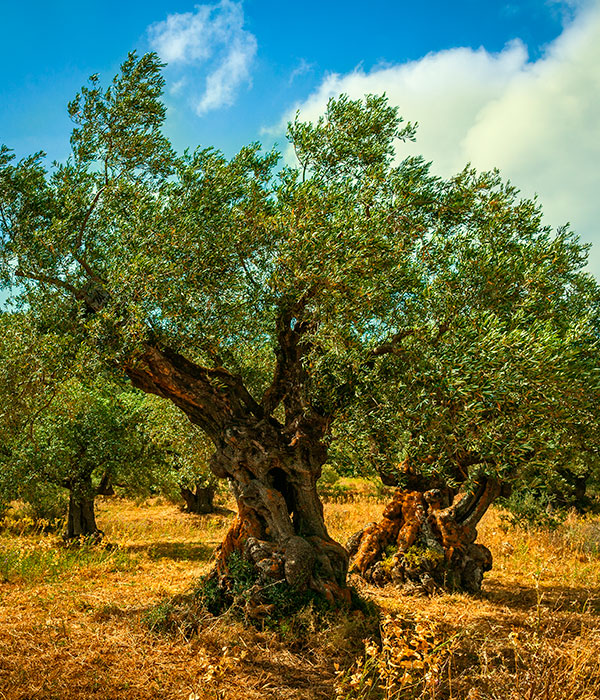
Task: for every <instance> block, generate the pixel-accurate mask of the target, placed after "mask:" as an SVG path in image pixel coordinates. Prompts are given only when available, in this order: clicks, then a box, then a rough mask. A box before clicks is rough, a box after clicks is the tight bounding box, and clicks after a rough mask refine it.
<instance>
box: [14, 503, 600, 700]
mask: <svg viewBox="0 0 600 700" xmlns="http://www.w3.org/2000/svg"><path fill="white" fill-rule="evenodd" d="M357 490H360V489H357ZM340 500H344V499H340ZM220 505H221V507H229V508H232V503H227V502H222V503H221V504H220ZM383 507H384V503H383V502H382V501H378V500H377V499H376V498H374V497H373V496H370V497H366V496H365V495H362V496H359V497H358V498H357V499H355V500H353V501H352V502H332V503H326V504H325V516H326V520H327V524H328V527H329V529H330V532H331V534H332V536H333V537H334V538H335V539H337V540H338V541H341V542H345V541H346V539H347V538H348V536H349V535H351V534H353V533H354V532H355V531H356V530H358V529H360V528H362V527H363V526H364V525H365V524H366V523H368V522H369V521H373V520H377V519H378V518H379V517H380V516H381V512H382V510H383ZM501 515H502V514H501V513H500V512H499V511H497V510H492V511H491V512H490V513H488V514H487V516H486V517H485V519H484V521H483V522H482V523H481V526H480V528H479V530H480V537H479V541H481V542H482V543H484V544H486V545H487V546H488V547H490V549H491V550H492V553H493V555H494V568H493V570H492V571H491V572H489V573H488V574H487V575H486V578H485V581H484V587H483V592H482V594H481V595H480V596H469V595H462V594H439V595H434V596H432V597H429V598H427V597H420V596H416V595H414V594H411V595H408V594H403V593H402V592H400V591H399V590H397V589H395V588H393V587H391V586H390V587H387V588H384V589H375V588H373V587H370V586H366V585H364V584H363V583H361V581H360V580H359V579H357V578H355V577H352V583H353V584H355V585H357V586H358V587H359V588H360V589H361V591H362V593H363V595H365V596H367V597H370V598H371V599H372V600H374V601H375V602H376V603H377V605H378V606H379V607H380V609H381V612H382V616H383V618H382V619H384V620H388V621H389V622H387V623H385V624H384V626H383V628H382V637H381V638H378V635H377V634H373V633H372V632H371V631H368V630H367V628H366V627H365V628H364V629H363V628H362V627H361V625H363V621H362V619H361V617H360V615H358V616H340V618H339V622H338V624H336V625H332V626H331V627H330V628H328V629H318V628H317V627H315V628H314V633H313V635H312V637H311V638H309V639H307V640H304V641H303V642H302V643H301V644H299V643H298V642H297V641H296V640H295V638H294V636H293V634H292V632H291V631H293V629H294V625H293V624H292V625H290V636H289V637H288V636H287V635H286V634H284V633H283V632H282V633H275V632H273V631H272V630H269V629H267V628H265V629H264V630H260V629H254V628H247V627H243V626H242V625H241V624H240V623H238V622H233V621H232V620H230V619H226V618H223V619H212V620H209V619H208V618H207V621H206V622H205V623H203V625H202V626H201V629H200V630H199V632H198V633H197V634H196V635H195V636H193V637H192V638H187V637H185V636H183V634H182V635H178V634H174V635H173V634H169V635H166V634H157V633H150V632H149V631H148V628H147V627H146V626H144V623H143V620H144V619H147V618H148V615H149V614H152V611H153V610H154V608H155V606H156V605H157V604H159V603H161V601H165V600H168V599H169V597H172V596H175V595H177V594H179V593H184V592H185V591H186V590H190V589H191V588H193V587H194V586H196V584H197V582H198V580H199V577H200V576H201V575H202V574H204V573H206V572H207V571H208V570H209V569H210V567H211V566H212V558H213V551H214V548H215V547H216V546H217V545H218V543H219V542H220V541H221V540H222V538H223V536H224V534H225V532H226V530H227V528H228V526H229V524H230V522H231V518H232V514H231V513H228V512H227V511H226V510H222V511H221V512H220V513H219V514H214V515H205V516H192V515H188V514H185V513H182V512H181V511H180V510H179V509H178V508H177V507H176V506H174V505H171V504H169V503H166V502H163V501H161V500H160V499H154V500H150V501H148V502H146V503H138V504H136V503H133V502H130V501H126V500H119V499H105V500H101V501H100V503H99V508H98V523H99V526H100V527H101V529H102V530H103V531H104V540H103V544H101V545H100V546H92V545H89V544H83V545H81V546H79V547H65V545H64V543H63V542H62V540H61V539H60V537H59V536H58V535H55V534H47V533H44V532H41V531H35V529H32V528H31V526H28V527H27V528H25V527H24V528H23V534H22V535H19V534H18V530H15V529H13V530H12V531H9V532H4V533H0V698H1V699H2V700H5V698H7V699H10V700H33V699H34V698H36V699H37V698H40V699H44V700H46V699H47V700H50V698H53V699H55V700H67V698H68V699H69V700H70V699H71V698H77V699H81V700H92V699H94V700H105V699H106V698H115V699H116V698H118V700H142V699H144V700H145V699H148V700H150V699H152V700H156V699H157V698H158V699H164V700H167V699H169V700H171V699H173V700H175V699H179V700H189V699H190V698H194V700H205V699H208V698H210V699H211V700H214V699H215V698H219V699H221V700H237V699H238V698H244V699H245V700H263V699H273V700H275V699H277V700H279V699H286V700H287V699H290V700H291V699H294V700H296V699H297V700H300V699H301V698H302V699H306V700H309V699H310V700H313V699H317V700H318V699H321V700H334V698H336V695H337V697H343V698H347V699H348V700H359V699H360V700H366V699H367V698H370V700H401V699H406V698H415V699H416V698H421V699H423V700H424V699H427V700H450V698H452V700H503V699H504V698H506V699H507V700H521V699H523V700H525V699H526V700H592V698H598V697H600V668H599V663H600V662H599V659H600V557H599V556H598V532H599V531H600V520H599V519H598V518H592V517H579V516H576V515H570V516H569V517H568V518H567V520H566V521H565V523H564V524H563V525H562V526H561V527H560V528H559V529H558V530H556V531H555V532H547V531H543V530H538V529H535V528H531V529H529V530H516V529H514V528H512V527H509V528H507V527H506V525H505V524H504V522H503V520H502V518H501ZM15 527H18V525H15ZM3 566H4V569H3V568H2V567H3ZM302 623H303V626H304V627H305V628H306V627H307V625H308V628H310V624H311V620H310V615H309V616H308V618H307V619H306V620H303V621H302ZM386 625H387V627H386ZM362 639H369V640H370V641H367V642H366V646H365V644H363V642H362V641H361V640H362ZM361 684H362V685H361ZM369 684H370V685H369ZM369 688H370V690H369ZM361 693H362V694H361ZM368 693H370V694H368Z"/></svg>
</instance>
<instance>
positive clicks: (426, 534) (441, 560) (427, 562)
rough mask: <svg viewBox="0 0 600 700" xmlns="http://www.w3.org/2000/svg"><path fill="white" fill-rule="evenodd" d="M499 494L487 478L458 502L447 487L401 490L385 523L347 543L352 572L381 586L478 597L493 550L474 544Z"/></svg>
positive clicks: (496, 485)
mask: <svg viewBox="0 0 600 700" xmlns="http://www.w3.org/2000/svg"><path fill="white" fill-rule="evenodd" d="M498 495H500V485H499V483H498V482H497V481H495V480H493V479H489V478H485V477H482V478H481V479H480V480H479V482H478V483H477V485H476V488H475V489H474V491H473V492H472V493H469V494H463V495H462V496H458V497H455V493H454V491H453V490H452V489H450V488H447V487H446V488H436V489H429V490H425V488H420V489H419V488H416V484H412V485H410V486H409V487H408V488H399V489H398V490H397V491H396V493H395V495H394V498H393V499H392V501H391V502H390V503H389V504H388V505H387V507H386V508H385V510H384V512H383V518H382V519H381V521H380V522H378V523H369V524H368V525H367V526H366V527H365V528H364V529H363V530H361V531H360V532H358V533H356V534H355V535H353V536H352V537H351V538H350V540H349V541H348V543H347V545H346V547H347V549H348V551H349V553H350V556H351V569H350V570H351V571H352V572H356V573H358V574H360V575H362V576H363V577H364V578H365V579H366V580H368V581H370V582H372V583H375V584H377V585H384V584H386V583H390V582H391V583H395V584H408V585H411V586H415V585H416V586H418V587H419V588H421V589H423V590H425V591H427V592H432V591H433V590H435V589H438V588H441V589H446V590H462V591H468V592H471V593H476V592H477V591H479V590H480V589H481V582H482V580H483V574H484V572H486V571H489V570H490V569H491V568H492V555H491V553H490V551H489V549H488V548H487V547H485V546H484V545H481V544H476V543H475V540H476V539H477V529H476V525H477V523H478V522H479V521H480V520H481V518H482V517H483V515H484V513H485V512H486V510H487V509H488V507H489V506H490V504H491V503H492V502H493V501H494V499H495V498H496V497H497V496H498Z"/></svg>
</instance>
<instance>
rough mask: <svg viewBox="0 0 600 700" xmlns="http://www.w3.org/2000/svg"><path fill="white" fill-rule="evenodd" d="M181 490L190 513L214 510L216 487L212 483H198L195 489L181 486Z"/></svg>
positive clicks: (200, 513) (211, 511)
mask: <svg viewBox="0 0 600 700" xmlns="http://www.w3.org/2000/svg"><path fill="white" fill-rule="evenodd" d="M180 491H181V496H182V498H183V500H184V502H185V508H186V510H187V512H188V513H196V514H198V515H202V514H203V513H213V512H214V504H213V500H214V497H215V487H214V486H213V485H212V484H209V485H208V486H201V485H200V484H196V488H195V490H192V489H188V488H187V487H185V486H181V487H180Z"/></svg>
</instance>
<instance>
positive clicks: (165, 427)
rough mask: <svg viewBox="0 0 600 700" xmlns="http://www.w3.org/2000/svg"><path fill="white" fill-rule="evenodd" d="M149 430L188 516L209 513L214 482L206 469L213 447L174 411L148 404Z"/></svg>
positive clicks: (154, 403) (211, 510) (178, 411)
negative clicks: (149, 414)
mask: <svg viewBox="0 0 600 700" xmlns="http://www.w3.org/2000/svg"><path fill="white" fill-rule="evenodd" d="M151 404H152V408H151V416H150V422H151V427H150V431H151V434H152V439H153V440H154V441H156V442H157V443H158V444H161V446H162V450H163V454H164V459H165V462H166V466H167V468H168V470H169V472H170V475H169V477H170V480H171V481H172V482H174V486H175V489H176V491H177V492H178V496H179V498H182V499H183V502H184V504H185V509H186V510H187V512H189V513H196V514H203V513H213V512H214V510H215V506H214V497H215V494H216V492H217V479H216V478H215V477H214V476H213V474H212V473H211V472H210V469H209V466H208V465H209V462H210V457H211V455H212V453H213V452H214V445H213V444H212V443H211V442H210V440H209V439H208V438H207V436H206V435H205V434H204V433H203V432H202V431H201V430H199V429H198V428H196V427H195V426H193V425H192V426H190V423H189V421H188V419H187V418H186V416H185V414H183V413H182V412H181V411H180V410H179V409H178V408H176V407H175V406H174V405H172V404H165V403H164V402H163V401H153V402H151Z"/></svg>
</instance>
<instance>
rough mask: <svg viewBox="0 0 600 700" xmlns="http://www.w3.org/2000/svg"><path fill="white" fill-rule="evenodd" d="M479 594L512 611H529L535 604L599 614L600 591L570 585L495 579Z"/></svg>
mask: <svg viewBox="0 0 600 700" xmlns="http://www.w3.org/2000/svg"><path fill="white" fill-rule="evenodd" d="M481 595H482V597H483V598H484V599H486V600H488V601H489V602H490V603H494V604H495V605H503V606H505V607H508V608H510V609H511V610H514V611H519V612H523V611H529V610H532V609H534V608H536V606H537V605H538V603H539V604H540V605H543V607H544V608H552V609H553V610H557V611H558V610H562V611H564V612H587V613H589V614H592V615H600V592H599V591H598V590H597V589H592V588H584V587H581V588H574V587H572V586H543V585H541V586H539V587H536V586H521V585H515V584H512V585H507V584H503V583H499V582H493V583H491V582H490V583H488V585H487V586H486V589H485V590H484V591H483V592H482V594H481Z"/></svg>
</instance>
